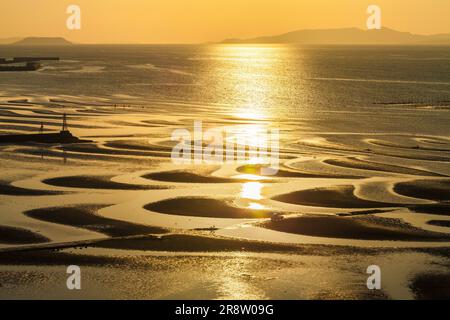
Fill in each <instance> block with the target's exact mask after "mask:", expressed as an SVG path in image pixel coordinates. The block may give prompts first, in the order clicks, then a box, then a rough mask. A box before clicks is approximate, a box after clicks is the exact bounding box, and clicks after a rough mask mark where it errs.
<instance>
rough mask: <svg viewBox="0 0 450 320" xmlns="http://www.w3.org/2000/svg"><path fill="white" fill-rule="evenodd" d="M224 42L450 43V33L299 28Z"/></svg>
mask: <svg viewBox="0 0 450 320" xmlns="http://www.w3.org/2000/svg"><path fill="white" fill-rule="evenodd" d="M223 43H249V44H251V43H261V44H264V43H271V44H275V43H280V44H281V43H298V44H450V34H439V35H430V36H425V35H416V34H412V33H409V32H400V31H395V30H392V29H388V28H383V29H381V30H362V29H358V28H343V29H325V30H298V31H293V32H288V33H284V34H280V35H275V36H264V37H258V38H252V39H227V40H225V41H223Z"/></svg>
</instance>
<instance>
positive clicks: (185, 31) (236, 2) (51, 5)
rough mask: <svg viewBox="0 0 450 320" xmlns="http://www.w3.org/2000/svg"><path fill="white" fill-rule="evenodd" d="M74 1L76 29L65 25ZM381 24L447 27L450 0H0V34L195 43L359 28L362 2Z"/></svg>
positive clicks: (420, 29)
mask: <svg viewBox="0 0 450 320" xmlns="http://www.w3.org/2000/svg"><path fill="white" fill-rule="evenodd" d="M70 4H77V5H79V6H80V8H81V13H82V29H81V30H80V31H70V30H68V29H67V28H66V19H67V17H68V15H67V14H66V8H67V6H68V5H70ZM370 4H377V5H379V6H380V7H381V9H382V18H383V26H386V27H390V28H393V29H396V30H399V31H410V32H413V33H419V34H432V33H450V23H449V16H450V0H370V1H367V0H71V1H67V0H12V1H5V0H2V1H0V38H7V37H24V36H63V37H66V38H67V39H69V40H72V41H75V42H83V43H135V42H136V43H197V42H206V41H220V40H223V39H225V38H248V37H256V36H261V35H273V34H279V33H284V32H288V31H294V30H298V29H308V28H309V29H322V28H339V27H359V28H365V25H366V19H367V15H366V9H367V7H368V5H370Z"/></svg>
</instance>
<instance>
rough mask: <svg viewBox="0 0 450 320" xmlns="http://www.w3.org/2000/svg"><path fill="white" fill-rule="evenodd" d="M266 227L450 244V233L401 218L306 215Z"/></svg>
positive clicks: (332, 235)
mask: <svg viewBox="0 0 450 320" xmlns="http://www.w3.org/2000/svg"><path fill="white" fill-rule="evenodd" d="M262 226H263V227H265V228H268V229H271V230H276V231H281V232H287V233H293V234H301V235H307V236H313V237H326V238H338V239H359V240H394V241H449V240H450V234H440V233H435V232H428V231H424V230H422V229H418V228H414V227H412V226H410V225H407V224H405V223H402V222H401V221H399V220H397V219H387V218H378V217H374V216H368V217H367V216H365V217H336V216H302V217H295V218H288V219H284V220H281V221H269V222H265V223H262Z"/></svg>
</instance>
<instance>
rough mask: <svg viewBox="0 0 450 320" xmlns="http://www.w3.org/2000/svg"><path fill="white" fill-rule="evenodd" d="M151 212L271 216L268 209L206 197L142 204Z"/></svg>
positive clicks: (184, 214)
mask: <svg viewBox="0 0 450 320" xmlns="http://www.w3.org/2000/svg"><path fill="white" fill-rule="evenodd" d="M144 208H145V209H147V210H149V211H153V212H158V213H163V214H171V215H180V216H191V217H208V218H229V219H261V218H270V217H272V212H271V211H269V210H252V209H243V208H239V207H236V206H233V205H232V204H231V202H230V201H226V200H217V199H208V198H189V197H188V198H175V199H168V200H162V201H158V202H155V203H150V204H147V205H145V206H144Z"/></svg>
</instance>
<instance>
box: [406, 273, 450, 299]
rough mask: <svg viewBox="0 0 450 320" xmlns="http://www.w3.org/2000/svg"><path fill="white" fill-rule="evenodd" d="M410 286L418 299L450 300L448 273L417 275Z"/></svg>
mask: <svg viewBox="0 0 450 320" xmlns="http://www.w3.org/2000/svg"><path fill="white" fill-rule="evenodd" d="M410 287H411V290H412V291H413V292H414V293H415V295H416V298H417V299H418V300H450V290H449V288H450V273H447V274H422V275H419V276H417V277H415V278H414V280H413V281H412V283H411V285H410Z"/></svg>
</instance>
